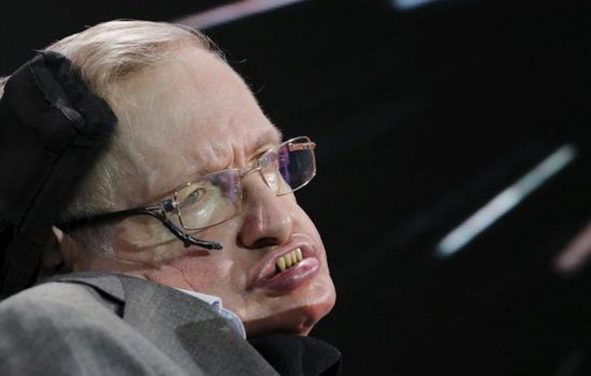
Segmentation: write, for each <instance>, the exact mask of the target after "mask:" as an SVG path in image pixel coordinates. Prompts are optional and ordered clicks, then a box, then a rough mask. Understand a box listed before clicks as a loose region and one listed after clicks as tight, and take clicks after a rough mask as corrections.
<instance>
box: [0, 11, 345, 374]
mask: <svg viewBox="0 0 591 376" xmlns="http://www.w3.org/2000/svg"><path fill="white" fill-rule="evenodd" d="M47 50H48V51H52V52H45V55H43V59H45V60H44V61H53V60H56V59H57V60H58V61H60V60H59V59H60V58H62V57H65V58H63V59H65V60H64V61H62V63H69V62H71V64H72V66H73V67H74V71H75V73H76V72H79V74H80V76H81V78H82V79H83V82H84V83H85V84H86V85H87V86H88V88H89V91H90V93H91V94H94V95H96V96H97V98H98V99H97V100H99V101H100V100H104V101H105V108H104V109H101V115H105V113H106V112H108V111H109V109H111V110H112V113H113V114H114V116H116V119H117V126H116V130H115V135H114V136H113V137H112V139H111V140H110V143H109V145H108V147H107V149H106V151H105V152H104V153H101V154H100V158H98V160H97V161H96V163H95V164H94V167H93V168H92V169H91V171H89V172H88V173H87V174H85V177H84V180H83V182H82V183H81V184H80V185H79V187H78V188H77V191H76V194H75V196H74V197H73V199H72V200H71V202H70V203H69V204H68V207H67V210H65V212H64V213H62V214H60V216H61V220H59V221H57V222H58V223H56V226H55V227H54V228H53V232H54V233H55V238H56V239H57V240H58V241H59V247H58V248H59V252H58V256H59V257H58V258H57V259H58V260H59V263H58V264H59V265H60V271H61V273H60V274H59V275H57V276H53V277H52V278H50V280H49V281H46V282H45V283H39V284H37V285H36V286H34V287H31V288H28V289H25V290H24V291H22V292H19V293H16V294H14V295H12V296H10V297H8V298H7V299H5V300H4V301H2V302H1V303H0V369H1V370H2V374H3V375H36V374H43V375H58V374H59V375H61V374H66V375H81V374H84V375H95V374H96V375H108V374H117V375H122V374H130V375H143V374H149V375H201V374H204V375H205V374H224V375H226V374H227V375H230V374H239V375H248V374H252V375H267V374H276V372H279V373H281V374H298V373H299V374H330V372H338V368H339V357H338V351H336V350H335V349H334V348H332V347H331V346H330V345H328V344H325V343H324V342H322V341H319V340H315V339H313V338H310V337H306V336H307V335H308V334H309V332H310V331H311V329H312V328H313V327H314V325H315V324H316V323H317V322H318V321H319V320H320V319H321V318H322V317H324V316H325V315H326V314H327V313H328V312H329V311H330V310H331V309H332V307H333V305H334V302H335V291H334V287H333V283H332V281H331V278H330V275H329V269H328V266H327V260H326V253H325V249H324V246H323V244H322V241H321V238H320V236H319V234H318V231H317V230H316V228H315V226H314V224H313V223H312V221H311V220H310V218H309V217H308V216H307V215H306V213H305V212H304V211H303V210H302V208H301V207H300V206H299V205H298V203H297V202H296V199H295V197H294V193H293V192H294V191H295V190H297V189H299V188H301V187H303V186H304V185H306V184H307V183H309V182H310V180H312V178H313V177H314V174H315V172H316V170H315V161H314V147H315V144H314V143H313V141H311V140H310V139H309V138H308V137H305V136H301V137H295V138H291V139H289V140H287V141H282V135H281V133H280V131H279V130H278V129H277V128H276V127H275V126H274V125H273V124H272V123H271V122H270V121H269V119H268V118H267V117H266V116H265V115H264V113H263V112H262V111H261V109H260V107H259V106H258V104H257V102H256V100H255V98H254V97H253V95H252V93H251V91H250V90H249V89H248V87H247V86H246V85H245V83H244V82H243V80H242V79H241V78H240V77H239V76H238V75H237V74H236V73H235V72H234V71H233V70H232V69H231V68H230V67H229V66H228V65H227V64H226V63H225V62H224V60H223V58H222V57H221V55H220V54H219V53H218V52H217V51H216V50H215V49H214V48H212V47H211V44H210V43H209V42H208V41H207V39H206V38H204V37H203V36H201V35H199V34H198V33H195V32H193V31H189V30H186V29H184V28H181V27H178V26H175V25H171V24H166V23H154V22H143V21H113V22H106V23H103V24H99V25H96V26H94V27H91V28H88V29H86V30H84V31H83V32H81V33H78V34H75V35H72V36H69V37H67V38H65V39H63V40H61V41H59V42H57V43H55V44H53V45H52V46H50V47H49V48H48V49H47ZM43 59H41V60H43ZM52 59H53V60H52ZM62 71H63V69H62ZM61 73H63V72H61ZM61 73H60V74H61ZM66 74H67V72H66ZM37 76H39V77H41V76H42V75H37ZM37 76H35V77H37ZM33 81H34V80H33ZM19 85H21V83H15V84H14V85H13V86H14V87H18V86H19ZM22 85H25V84H22ZM64 87H65V88H66V90H68V85H64ZM9 88H11V86H10V79H9V80H8V83H7V84H6V90H5V92H4V97H8V95H9V94H10V93H9ZM12 90H13V91H14V90H15V89H14V88H12ZM74 90H75V89H74ZM17 91H18V90H17ZM15 95H16V94H15ZM7 101H8V100H7ZM7 105H10V104H7ZM57 106H58V107H59V103H58V105H57ZM60 108H61V107H60ZM62 112H63V113H64V114H65V117H69V116H70V115H68V114H69V112H68V111H66V110H62ZM82 112H83V111H82ZM107 115H108V114H107ZM0 125H1V124H0ZM17 142H18V141H17ZM16 167H18V166H16ZM0 214H2V213H0ZM47 254H49V253H47ZM48 258H49V256H47V255H46V263H47V259H48ZM275 334H276V335H275ZM257 350H258V351H257ZM265 358H266V360H265Z"/></svg>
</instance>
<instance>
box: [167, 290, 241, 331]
mask: <svg viewBox="0 0 591 376" xmlns="http://www.w3.org/2000/svg"><path fill="white" fill-rule="evenodd" d="M177 290H179V291H182V292H184V293H185V294H189V295H191V296H192V297H194V298H197V299H200V300H202V301H204V302H205V303H207V304H209V306H210V307H211V308H212V309H213V310H214V311H215V312H217V313H218V314H220V316H222V317H223V318H225V319H226V320H228V322H229V324H230V326H231V327H232V328H234V330H236V332H237V333H238V334H239V335H240V336H241V337H242V338H244V339H246V329H245V328H244V323H243V322H242V320H240V317H238V315H237V314H235V313H234V312H232V311H230V310H229V309H227V308H224V306H223V305H222V299H221V298H220V297H218V296H215V295H209V294H204V293H202V292H197V291H193V290H185V289H179V288H177Z"/></svg>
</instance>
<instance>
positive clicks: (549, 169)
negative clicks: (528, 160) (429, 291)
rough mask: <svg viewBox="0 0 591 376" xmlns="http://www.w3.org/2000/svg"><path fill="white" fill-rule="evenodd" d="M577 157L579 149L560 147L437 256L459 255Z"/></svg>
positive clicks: (464, 227)
mask: <svg viewBox="0 0 591 376" xmlns="http://www.w3.org/2000/svg"><path fill="white" fill-rule="evenodd" d="M576 154H577V153H576V148H575V147H574V146H573V145H570V144H567V145H563V146H562V147H560V148H559V149H558V150H556V151H555V152H554V153H552V154H551V155H549V156H548V157H547V158H546V159H544V160H543V161H542V162H541V163H540V164H539V165H537V166H536V167H534V168H533V169H532V170H531V171H529V172H528V173H527V174H525V175H524V176H522V177H521V178H520V179H519V180H518V181H517V182H515V183H514V184H513V185H511V186H510V187H508V188H507V189H505V190H504V191H502V192H501V193H499V194H498V195H497V196H496V197H494V198H493V199H492V200H491V201H489V202H488V203H487V204H486V205H485V206H483V207H482V208H480V209H479V210H478V211H477V212H476V213H474V214H473V215H472V216H470V217H469V218H468V219H467V220H466V221H464V222H463V223H462V224H461V225H459V226H458V227H456V228H455V229H454V230H453V231H452V232H450V233H449V234H448V235H446V236H445V237H444V238H443V239H442V240H441V241H440V242H439V244H438V245H437V254H438V255H439V256H441V257H447V256H450V255H451V254H453V253H455V252H457V251H459V250H460V249H461V248H462V247H464V246H465V245H466V244H468V243H469V242H470V241H471V240H472V239H474V238H475V237H476V236H478V234H480V233H481V232H482V231H484V230H485V229H486V228H488V227H489V226H491V225H492V224H493V223H494V222H495V221H496V220H497V219H499V218H500V217H501V216H503V215H504V214H506V213H507V212H509V211H510V210H511V209H513V208H514V207H515V206H516V205H517V204H519V202H521V201H522V200H523V199H524V198H525V197H527V196H528V195H529V194H530V193H532V192H533V191H534V190H536V189H537V188H538V187H540V186H541V185H542V184H544V182H545V181H546V180H548V179H550V178H551V177H552V176H554V175H555V174H556V173H558V172H559V171H560V170H562V169H563V168H564V167H566V166H567V165H568V164H569V163H570V162H571V161H572V160H573V159H574V158H575V157H576Z"/></svg>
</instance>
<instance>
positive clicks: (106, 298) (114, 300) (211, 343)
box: [0, 273, 277, 376]
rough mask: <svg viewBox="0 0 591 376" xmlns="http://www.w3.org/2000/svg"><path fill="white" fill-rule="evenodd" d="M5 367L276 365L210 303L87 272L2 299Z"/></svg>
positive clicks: (109, 370) (246, 368)
mask: <svg viewBox="0 0 591 376" xmlns="http://www.w3.org/2000/svg"><path fill="white" fill-rule="evenodd" d="M0 374H1V375H3V376H9V375H27V376H28V375H97V376H98V375H101V376H104V375H277V372H276V371H275V370H274V369H273V368H272V367H271V366H270V365H269V364H268V363H267V362H266V361H265V360H264V359H263V358H262V356H261V355H260V354H259V353H258V352H257V351H256V350H255V349H254V348H253V347H252V346H251V345H250V344H249V343H248V342H247V341H246V340H244V339H242V338H241V337H240V336H239V335H238V334H237V333H236V332H235V330H234V329H232V327H230V325H229V324H228V323H227V321H226V320H225V319H224V318H222V317H220V316H219V315H218V314H217V313H215V312H214V311H213V310H212V309H211V308H210V307H209V305H208V304H206V303H204V302H201V301H200V300H198V299H195V298H193V297H191V296H189V295H187V294H185V293H183V292H180V291H177V290H175V289H171V288H168V287H165V286H161V285H158V284H155V283H151V282H148V281H145V280H142V279H139V278H134V277H128V276H123V275H117V274H98V273H82V274H70V275H65V276H60V277H58V278H55V279H54V280H53V281H50V282H47V283H43V284H40V285H38V286H36V287H33V288H30V289H28V290H25V291H23V292H21V293H19V294H17V295H14V296H12V297H10V298H8V299H6V300H4V301H3V302H1V303H0Z"/></svg>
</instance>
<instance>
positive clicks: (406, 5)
mask: <svg viewBox="0 0 591 376" xmlns="http://www.w3.org/2000/svg"><path fill="white" fill-rule="evenodd" d="M391 1H392V6H394V8H397V9H401V10H409V9H413V8H416V7H420V6H421V5H425V4H428V3H431V2H433V1H435V0H391Z"/></svg>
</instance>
